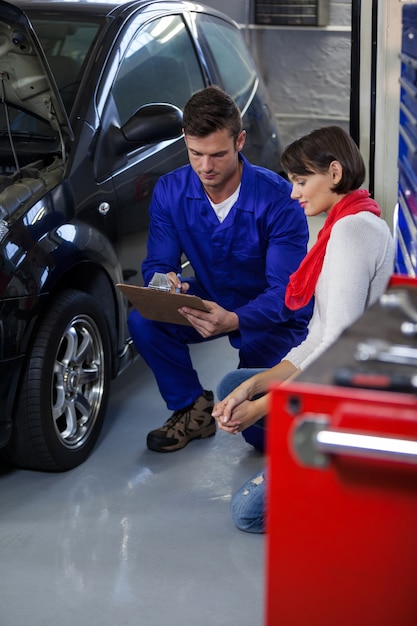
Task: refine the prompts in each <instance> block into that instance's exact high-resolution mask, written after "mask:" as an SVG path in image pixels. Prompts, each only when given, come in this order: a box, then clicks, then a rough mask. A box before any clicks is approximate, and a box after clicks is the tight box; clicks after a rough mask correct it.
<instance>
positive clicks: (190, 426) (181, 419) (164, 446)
mask: <svg viewBox="0 0 417 626" xmlns="http://www.w3.org/2000/svg"><path fill="white" fill-rule="evenodd" d="M213 407H214V399H213V392H212V391H203V395H202V396H200V397H199V398H197V400H196V401H195V402H194V403H193V404H190V405H189V406H187V407H185V408H184V409H180V410H179V411H174V413H173V414H172V415H171V417H170V418H169V419H168V420H167V421H166V422H165V424H164V425H163V426H161V428H157V429H156V430H151V432H150V433H148V437H147V440H146V444H147V446H148V448H149V450H153V451H154V452H173V451H174V450H180V449H181V448H184V447H185V446H186V445H187V443H189V442H190V441H191V440H192V439H204V438H205V437H212V436H213V435H214V433H215V432H216V422H215V421H214V419H213V417H212V416H211V413H212V411H213Z"/></svg>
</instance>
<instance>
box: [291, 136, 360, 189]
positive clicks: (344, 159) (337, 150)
mask: <svg viewBox="0 0 417 626" xmlns="http://www.w3.org/2000/svg"><path fill="white" fill-rule="evenodd" d="M332 161H339V163H340V164H341V166H342V168H343V172H342V178H341V180H340V181H339V183H338V184H337V185H335V186H334V187H333V189H332V191H334V192H335V193H340V194H341V193H348V192H349V191H353V190H354V189H359V187H360V186H361V185H362V183H363V181H364V180H365V164H364V162H363V158H362V156H361V153H360V152H359V149H358V147H357V145H356V143H355V142H354V141H353V139H352V137H351V136H350V135H348V133H346V132H345V131H344V130H343V128H340V127H339V126H325V127H324V128H319V129H317V130H313V132H311V133H309V134H308V135H304V137H301V138H300V139H296V141H294V142H293V143H291V144H290V145H289V146H287V147H286V148H285V150H284V152H283V154H282V157H281V164H282V167H283V168H284V170H285V171H286V172H287V173H290V174H298V175H301V176H308V175H311V174H324V173H326V172H327V171H328V170H329V166H330V163H331V162H332Z"/></svg>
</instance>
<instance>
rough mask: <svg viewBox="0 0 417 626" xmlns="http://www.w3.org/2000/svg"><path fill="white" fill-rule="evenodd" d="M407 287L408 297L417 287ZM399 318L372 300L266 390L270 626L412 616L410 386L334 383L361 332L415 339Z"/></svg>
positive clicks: (414, 453)
mask: <svg viewBox="0 0 417 626" xmlns="http://www.w3.org/2000/svg"><path fill="white" fill-rule="evenodd" d="M415 284H416V281H414V285H415ZM397 287H398V285H396V286H395V288H397ZM407 290H408V292H409V293H410V295H411V298H412V301H413V303H414V304H416V305H417V289H416V287H415V286H411V287H407ZM403 319H404V314H403V312H401V311H400V310H398V311H396V310H394V311H391V310H388V311H387V310H386V309H384V308H383V307H382V306H381V305H380V304H377V305H375V306H374V307H371V309H369V310H368V311H367V312H366V313H365V315H364V316H363V318H361V319H360V320H359V321H358V322H357V323H356V324H354V325H353V326H352V327H351V328H350V329H348V330H347V331H345V333H343V335H342V337H341V338H340V339H339V340H338V341H337V342H336V344H335V345H334V346H332V347H331V348H330V349H329V350H328V351H326V353H325V354H324V355H322V357H320V359H318V360H317V361H316V363H314V364H313V365H312V366H311V367H310V368H309V369H307V370H306V371H305V372H304V373H303V374H302V375H301V376H300V377H299V378H297V380H296V381H294V382H293V383H291V384H289V385H287V386H276V387H273V388H272V390H271V391H272V394H271V395H272V401H271V405H270V411H269V416H268V422H269V428H268V432H269V444H268V446H269V454H268V466H267V471H268V500H267V506H268V522H267V524H268V533H267V539H266V540H267V582H266V624H267V626H353V625H354V626H416V625H417V392H416V393H414V392H408V393H399V392H396V391H390V390H382V391H381V390H379V389H378V390H375V389H363V388H352V387H344V386H343V387H342V386H339V385H336V384H334V373H335V371H336V370H337V368H338V367H339V366H341V365H342V366H349V367H351V366H352V367H356V368H357V367H358V362H357V360H356V359H355V346H357V345H358V342H360V341H362V340H364V339H365V338H369V337H379V338H381V337H382V338H383V339H384V340H386V339H389V341H390V342H396V343H399V342H401V343H402V344H403V345H406V344H408V345H411V346H414V345H415V346H416V349H417V339H416V338H415V337H412V338H407V337H405V336H404V334H403V333H402V332H401V330H400V328H401V323H402V320H403ZM360 367H361V368H362V369H363V368H365V369H366V368H367V369H368V370H372V372H373V374H375V375H382V374H384V375H388V376H390V375H391V374H392V373H393V372H395V373H396V374H398V373H400V374H405V375H408V374H410V370H411V372H412V373H414V372H417V367H414V368H413V366H410V365H401V364H397V365H392V364H389V363H382V362H375V363H366V364H365V365H364V364H360Z"/></svg>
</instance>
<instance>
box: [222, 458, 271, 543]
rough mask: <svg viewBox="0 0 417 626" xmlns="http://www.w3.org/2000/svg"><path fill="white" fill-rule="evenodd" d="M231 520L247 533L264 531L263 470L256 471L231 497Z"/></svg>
mask: <svg viewBox="0 0 417 626" xmlns="http://www.w3.org/2000/svg"><path fill="white" fill-rule="evenodd" d="M230 508H231V512H232V520H233V522H234V524H235V526H236V527H237V528H239V530H244V531H245V532H247V533H264V532H265V470H262V471H261V472H257V473H256V474H255V475H254V476H252V478H250V479H249V480H248V482H247V483H245V484H244V485H243V487H241V488H240V489H239V490H238V491H236V493H235V494H234V496H233V497H232V501H231V503H230Z"/></svg>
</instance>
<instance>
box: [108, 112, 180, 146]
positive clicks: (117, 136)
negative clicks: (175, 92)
mask: <svg viewBox="0 0 417 626" xmlns="http://www.w3.org/2000/svg"><path fill="white" fill-rule="evenodd" d="M181 134H182V111H181V109H179V108H178V107H176V106H174V105H173V104H165V103H162V102H161V103H159V102H158V103H154V104H145V105H144V106H142V107H140V109H138V110H137V111H136V113H134V114H133V115H132V117H131V118H130V119H129V120H128V121H127V122H126V124H124V125H123V126H122V127H121V128H120V130H119V132H118V133H113V136H112V141H113V147H114V149H115V151H116V153H117V154H122V153H124V152H126V151H130V150H132V149H134V148H136V147H140V146H142V145H147V144H152V143H157V142H158V141H167V140H168V139H175V138H177V137H180V136H181Z"/></svg>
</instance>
